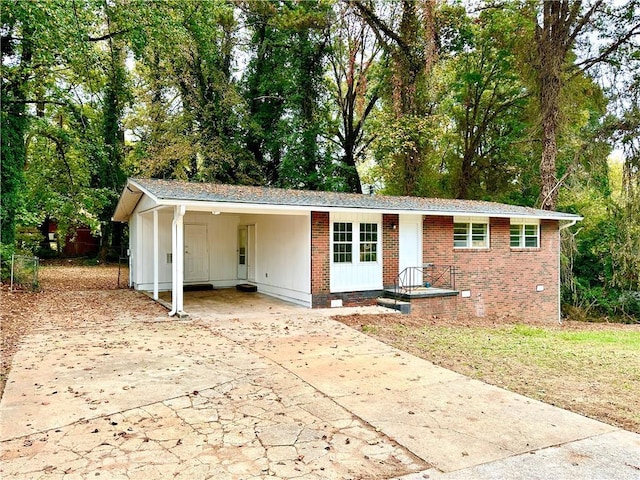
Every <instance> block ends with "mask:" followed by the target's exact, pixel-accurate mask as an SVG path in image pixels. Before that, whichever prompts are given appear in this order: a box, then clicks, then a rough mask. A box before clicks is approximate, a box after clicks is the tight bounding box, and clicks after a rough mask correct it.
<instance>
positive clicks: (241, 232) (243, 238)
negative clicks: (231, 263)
mask: <svg viewBox="0 0 640 480" xmlns="http://www.w3.org/2000/svg"><path fill="white" fill-rule="evenodd" d="M247 243H248V242H247V226H246V225H242V226H240V227H239V228H238V279H239V280H246V279H247V275H248V271H249V270H248V268H247V260H248V258H247V253H248V252H247Z"/></svg>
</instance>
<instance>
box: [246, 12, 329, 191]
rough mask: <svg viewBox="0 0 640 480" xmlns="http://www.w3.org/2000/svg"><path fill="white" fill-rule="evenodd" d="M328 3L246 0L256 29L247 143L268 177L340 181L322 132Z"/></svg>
mask: <svg viewBox="0 0 640 480" xmlns="http://www.w3.org/2000/svg"><path fill="white" fill-rule="evenodd" d="M329 7H330V5H329V4H328V3H325V2H321V1H309V2H276V1H269V2H263V1H255V2H246V4H245V5H244V12H245V18H246V23H247V25H249V27H250V31H251V41H250V43H249V52H250V53H251V60H250V61H249V64H248V67H247V73H246V75H245V78H244V81H243V84H244V96H245V100H246V102H247V105H248V119H247V120H248V121H247V124H248V127H249V128H248V131H247V137H246V138H247V147H248V149H249V150H250V151H251V152H252V153H253V155H254V157H255V158H256V160H257V161H258V164H259V166H260V167H261V168H262V170H263V172H264V177H265V179H266V183H268V184H271V185H277V186H284V187H294V188H309V189H312V190H317V189H333V188H334V181H333V178H332V172H331V171H328V170H329V169H327V160H328V159H327V147H326V145H325V144H323V142H322V136H321V134H322V132H323V130H324V118H323V117H324V115H323V112H322V110H323V96H324V84H323V75H324V67H325V63H324V62H325V57H326V55H327V52H328V46H329V45H328V25H329V16H330V14H331V9H330V8H329Z"/></svg>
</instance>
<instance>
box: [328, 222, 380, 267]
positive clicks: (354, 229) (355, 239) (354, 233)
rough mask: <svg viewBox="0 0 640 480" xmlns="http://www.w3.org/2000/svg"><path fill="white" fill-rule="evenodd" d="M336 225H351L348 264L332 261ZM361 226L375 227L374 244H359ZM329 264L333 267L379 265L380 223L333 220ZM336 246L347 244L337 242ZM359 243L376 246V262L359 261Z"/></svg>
mask: <svg viewBox="0 0 640 480" xmlns="http://www.w3.org/2000/svg"><path fill="white" fill-rule="evenodd" d="M336 223H350V224H351V261H350V262H336V261H335V260H334V245H335V244H336V242H335V241H334V235H333V232H334V224H336ZM361 224H374V225H376V235H377V238H376V241H375V242H360V225H361ZM329 234H330V236H331V247H330V252H331V263H332V264H334V265H357V264H363V265H375V264H380V262H381V257H382V223H381V222H378V221H373V220H362V221H354V220H344V219H334V220H332V221H331V229H330V233H329ZM337 243H338V244H345V243H348V242H337ZM361 243H373V244H375V245H376V260H375V261H361V260H360V244H361Z"/></svg>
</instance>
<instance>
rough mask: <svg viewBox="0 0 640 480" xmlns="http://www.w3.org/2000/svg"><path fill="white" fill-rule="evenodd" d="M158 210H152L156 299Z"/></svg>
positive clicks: (156, 295)
mask: <svg viewBox="0 0 640 480" xmlns="http://www.w3.org/2000/svg"><path fill="white" fill-rule="evenodd" d="M158 250H159V248H158V210H154V211H153V299H154V300H158V275H159V273H158V261H159V260H158Z"/></svg>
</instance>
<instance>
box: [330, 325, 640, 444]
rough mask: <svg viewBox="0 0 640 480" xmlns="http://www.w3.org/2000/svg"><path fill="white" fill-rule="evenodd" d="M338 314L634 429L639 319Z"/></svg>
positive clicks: (639, 416)
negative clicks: (510, 320)
mask: <svg viewBox="0 0 640 480" xmlns="http://www.w3.org/2000/svg"><path fill="white" fill-rule="evenodd" d="M338 319H339V320H341V321H343V322H345V323H347V324H349V325H351V326H354V327H356V328H359V329H360V330H361V331H363V332H365V333H367V334H369V335H371V336H374V337H376V338H378V339H380V340H382V341H384V342H386V343H389V344H391V345H394V346H395V347H397V348H400V349H402V350H404V351H407V352H410V353H412V354H414V355H416V356H418V357H422V358H424V359H427V360H430V361H431V362H433V363H435V364H437V365H441V366H443V367H446V368H449V369H451V370H454V371H456V372H459V373H462V374H464V375H467V376H469V377H473V378H476V379H479V380H482V381H484V382H487V383H491V384H493V385H497V386H500V387H503V388H506V389H508V390H511V391H514V392H518V393H520V394H522V395H526V396H528V397H531V398H535V399H537V400H541V401H543V402H546V403H549V404H552V405H557V406H559V407H562V408H565V409H567V410H571V411H574V412H576V413H580V414H583V415H586V416H588V417H591V418H595V419H598V420H601V421H603V422H606V423H609V424H612V425H616V426H620V427H622V428H625V429H627V430H631V431H635V432H638V433H640V408H638V402H639V399H640V325H619V324H602V323H597V324H596V323H582V322H566V323H563V324H562V325H540V324H535V325H525V324H498V323H495V324H494V323H491V322H490V321H479V320H478V321H466V322H461V321H460V320H458V321H456V322H448V321H443V320H432V319H429V320H424V319H420V318H418V317H414V316H400V315H381V316H376V315H367V316H364V315H355V316H352V317H343V318H340V317H338Z"/></svg>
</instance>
